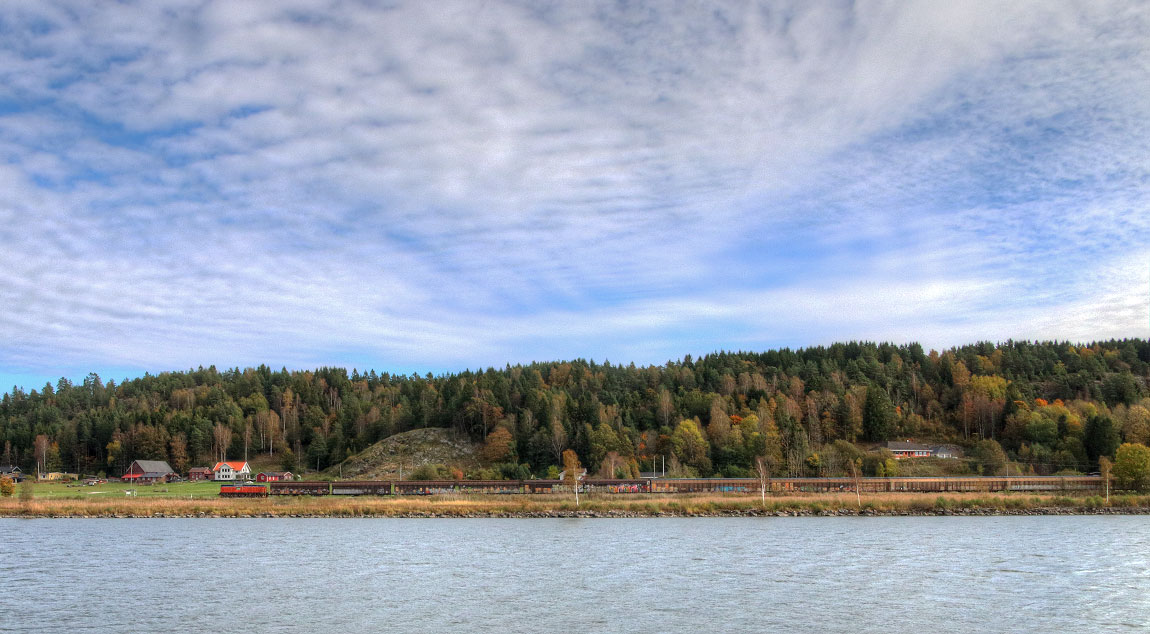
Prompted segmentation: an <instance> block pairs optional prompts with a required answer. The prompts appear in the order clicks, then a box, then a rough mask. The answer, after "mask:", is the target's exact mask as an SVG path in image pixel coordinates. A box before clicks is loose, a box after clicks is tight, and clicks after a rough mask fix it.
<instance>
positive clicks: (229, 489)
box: [220, 483, 268, 498]
mask: <svg viewBox="0 0 1150 634" xmlns="http://www.w3.org/2000/svg"><path fill="white" fill-rule="evenodd" d="M267 496H268V488H267V487H266V486H264V485H262V484H250V483H248V484H242V483H235V484H221V485H220V497H225V498H266V497H267Z"/></svg>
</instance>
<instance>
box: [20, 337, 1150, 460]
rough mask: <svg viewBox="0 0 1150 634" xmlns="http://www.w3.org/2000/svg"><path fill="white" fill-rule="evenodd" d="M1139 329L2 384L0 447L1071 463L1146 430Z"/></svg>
mask: <svg viewBox="0 0 1150 634" xmlns="http://www.w3.org/2000/svg"><path fill="white" fill-rule="evenodd" d="M1148 376H1150V344H1148V342H1147V341H1145V340H1139V339H1125V340H1110V341H1101V342H1095V343H1091V344H1088V345H1078V344H1072V343H1069V342H1029V341H1021V342H1016V341H1007V342H1005V343H1001V344H993V343H989V342H984V343H978V344H973V345H968V346H962V347H957V348H952V349H949V350H945V351H942V352H939V351H934V350H932V351H930V352H926V351H924V349H923V348H922V346H920V345H918V344H907V345H894V344H885V343H883V344H880V343H871V342H850V343H840V344H834V345H831V346H826V347H822V346H820V347H811V348H803V349H798V350H790V349H780V350H771V351H766V352H719V353H715V354H709V355H706V356H703V357H700V358H698V359H695V358H692V357H691V356H687V357H685V358H683V359H681V360H678V361H669V362H667V363H666V364H663V365H652V366H646V367H639V366H635V365H634V364H628V365H616V364H611V363H609V362H603V363H596V362H594V361H586V360H582V359H579V360H574V361H563V362H547V363H532V364H529V365H515V366H506V367H504V368H501V369H496V368H488V369H486V370H482V371H470V370H469V371H463V372H458V373H451V374H442V375H431V374H427V375H422V376H421V375H416V374H412V375H394V374H388V373H382V374H380V373H377V372H376V371H374V370H371V371H368V372H360V371H358V370H352V371H351V372H350V373H349V372H348V371H347V370H346V369H343V368H329V367H325V368H318V369H315V370H308V371H289V370H286V369H281V370H278V371H274V370H272V369H270V368H269V367H267V366H260V367H257V368H246V369H239V368H234V369H228V370H223V371H220V370H217V369H216V368H215V367H208V368H203V367H201V368H197V369H194V370H188V371H177V372H164V373H161V374H158V375H144V376H143V377H140V378H136V379H131V380H125V381H122V382H120V383H116V382H114V381H112V380H108V381H104V380H103V379H102V378H101V377H99V376H98V375H96V374H89V375H88V376H87V377H86V378H85V379H84V380H83V381H82V382H81V383H80V384H73V383H71V382H70V381H68V380H66V379H63V378H62V379H60V380H59V381H58V382H57V383H56V384H55V385H52V384H50V383H49V384H46V385H45V386H44V387H43V388H42V389H39V390H31V391H24V390H22V389H20V388H13V389H12V390H11V391H9V392H7V393H5V394H4V395H3V398H2V400H0V441H2V443H3V456H2V458H0V461H2V462H4V463H10V464H15V465H18V466H20V467H21V468H23V469H24V470H26V471H28V472H32V471H34V470H38V471H42V472H44V471H72V472H80V473H97V472H107V473H108V474H111V475H119V474H120V473H122V472H123V471H124V470H125V469H126V468H127V466H128V464H130V463H131V461H132V460H136V459H162V460H167V461H169V463H170V464H171V465H172V466H173V467H174V468H176V469H177V470H179V471H181V472H184V471H186V470H187V468H188V467H190V466H196V465H203V464H208V463H211V462H213V461H215V460H220V459H223V458H225V457H227V458H231V459H236V458H241V457H243V456H244V455H245V454H246V455H249V456H254V455H257V454H266V455H267V456H269V457H272V458H274V459H275V460H276V461H277V462H279V463H282V465H283V466H284V467H285V468H289V469H291V470H293V471H297V470H303V469H324V468H327V467H329V466H331V465H334V464H336V463H338V462H340V461H342V460H344V459H345V458H347V457H348V456H350V455H352V454H354V453H356V452H358V451H360V450H362V449H364V448H366V447H368V446H369V445H371V444H373V443H375V442H377V441H379V440H382V439H384V438H387V437H389V436H391V435H393V434H396V433H400V432H404V431H408V430H411V429H417V428H422V427H442V428H449V429H452V430H454V432H455V433H457V434H459V435H460V436H465V437H468V438H470V439H471V440H473V441H476V442H480V443H483V449H482V456H483V457H484V458H485V460H486V463H487V464H488V465H489V466H488V467H486V471H485V472H484V473H483V474H482V475H483V476H485V477H492V476H495V477H525V476H532V475H536V476H545V475H547V474H548V473H551V474H554V473H555V471H556V470H557V469H558V468H559V466H560V465H562V464H563V454H564V452H565V451H567V450H571V451H573V452H574V453H575V455H576V456H577V457H578V459H579V460H580V461H581V463H582V464H584V465H588V466H590V468H591V470H592V472H596V471H597V472H598V473H599V474H600V475H604V476H626V475H632V476H633V475H638V473H639V471H641V470H642V471H649V470H656V471H658V470H662V469H663V468H664V465H665V467H666V470H667V471H668V472H670V473H672V474H675V475H689V476H713V475H723V476H729V477H749V476H752V475H754V473H755V466H756V463H757V462H760V461H761V462H763V463H765V464H767V465H768V468H769V469H770V470H771V471H772V473H773V474H774V475H790V476H799V475H843V474H844V473H847V472H849V469H850V467H849V464H851V463H858V462H860V461H861V462H862V463H863V467H864V469H865V470H866V471H867V474H868V475H876V474H882V472H884V471H886V470H888V469H893V468H896V467H895V466H894V465H893V464H892V463H891V462H890V461H885V460H883V459H882V457H881V455H879V456H878V457H877V459H876V458H875V455H874V454H864V453H863V452H862V450H861V449H860V446H861V447H862V448H866V447H867V446H868V445H867V443H878V442H881V441H884V440H893V439H899V440H906V439H914V440H917V441H921V442H933V443H950V444H955V445H959V446H962V447H965V448H967V450H968V454H969V455H970V456H973V457H974V464H973V466H972V468H973V469H974V470H976V471H977V470H980V469H982V470H984V471H985V472H998V471H997V470H999V469H1003V468H1006V465H1007V464H1011V465H1012V467H1010V468H1013V469H1015V470H1019V471H1023V472H1026V473H1035V474H1049V473H1058V472H1076V471H1077V472H1086V471H1092V470H1095V469H1097V468H1098V461H1099V459H1100V458H1102V457H1113V456H1114V455H1115V453H1116V451H1117V448H1118V446H1119V445H1120V444H1121V443H1123V442H1126V443H1134V444H1140V445H1146V444H1147V443H1150V398H1147V396H1148V394H1150V392H1148V390H1147V378H1148Z"/></svg>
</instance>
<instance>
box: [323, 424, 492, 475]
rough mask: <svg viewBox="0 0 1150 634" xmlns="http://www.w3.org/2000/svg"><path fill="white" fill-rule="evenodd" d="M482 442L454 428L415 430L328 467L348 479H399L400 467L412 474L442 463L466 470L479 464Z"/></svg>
mask: <svg viewBox="0 0 1150 634" xmlns="http://www.w3.org/2000/svg"><path fill="white" fill-rule="evenodd" d="M478 450H479V445H476V444H474V443H472V442H471V441H470V440H469V439H468V438H467V437H466V436H462V435H461V434H458V433H454V432H453V431H452V430H450V429H442V428H438V427H428V428H425V429H413V430H411V431H408V432H403V433H401V434H396V435H394V436H391V437H390V438H386V439H384V440H381V441H379V442H377V443H375V444H374V445H372V446H370V447H368V448H367V449H364V450H363V451H361V452H359V453H358V454H356V455H354V456H352V457H350V458H348V459H347V460H344V461H343V463H342V465H336V466H334V467H331V468H329V469H328V470H327V472H326V473H327V474H329V475H333V476H338V475H340V474H341V469H342V477H343V478H344V479H346V480H353V479H354V480H386V479H390V478H398V477H399V475H400V469H402V470H403V473H404V474H410V473H411V472H412V471H413V470H414V469H415V468H416V467H419V466H421V465H427V464H442V465H446V466H448V467H458V468H459V469H461V470H463V471H467V470H469V469H474V468H476V467H478V466H479V458H478V456H477V453H478Z"/></svg>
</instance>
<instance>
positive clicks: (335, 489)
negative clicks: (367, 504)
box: [331, 480, 392, 495]
mask: <svg viewBox="0 0 1150 634" xmlns="http://www.w3.org/2000/svg"><path fill="white" fill-rule="evenodd" d="M331 494H332V495H391V494H392V488H391V482H390V481H386V480H362V481H358V480H342V481H338V482H332V483H331Z"/></svg>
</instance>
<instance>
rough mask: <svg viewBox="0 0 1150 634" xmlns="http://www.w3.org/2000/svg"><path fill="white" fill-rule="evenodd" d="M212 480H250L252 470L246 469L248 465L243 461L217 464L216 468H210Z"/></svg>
mask: <svg viewBox="0 0 1150 634" xmlns="http://www.w3.org/2000/svg"><path fill="white" fill-rule="evenodd" d="M212 479H213V480H251V479H252V470H251V468H250V467H248V463H247V462H245V461H243V460H233V461H231V462H217V463H216V466H214V467H212Z"/></svg>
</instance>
